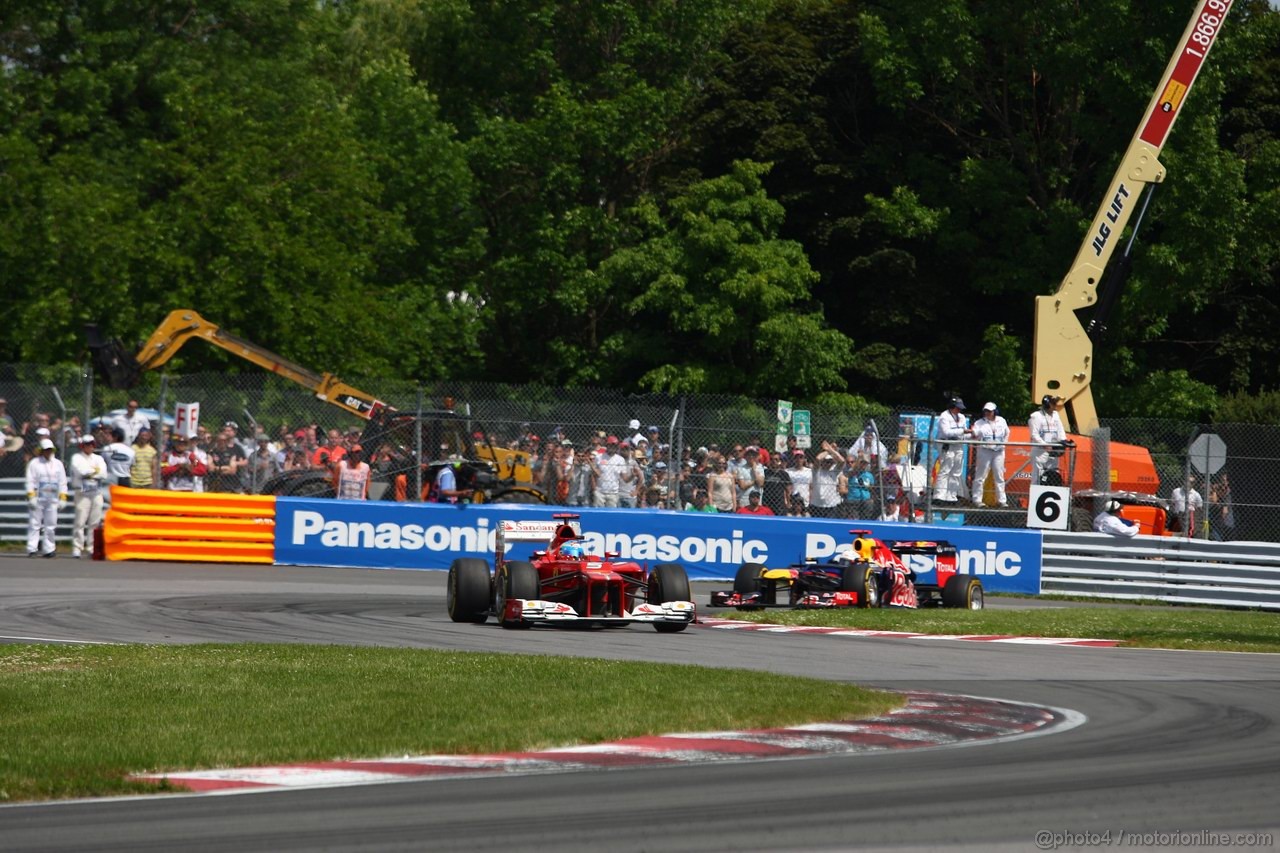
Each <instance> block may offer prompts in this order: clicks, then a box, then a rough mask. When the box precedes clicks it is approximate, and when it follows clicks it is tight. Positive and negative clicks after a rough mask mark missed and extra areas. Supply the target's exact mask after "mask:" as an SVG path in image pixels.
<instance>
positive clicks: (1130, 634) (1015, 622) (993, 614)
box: [716, 605, 1280, 652]
mask: <svg viewBox="0 0 1280 853" xmlns="http://www.w3.org/2000/svg"><path fill="white" fill-rule="evenodd" d="M716 616H717V617H724V618H727V619H745V620H748V621H753V622H773V623H777V624H782V625H821V626H827V627H835V626H838V627H842V628H865V629H870V630H876V631H915V632H916V633H919V634H1013V635H1017V636H1028V637H1090V638H1099V639H1107V640H1123V641H1124V643H1125V645H1129V646H1141V647H1145V648H1160V649H1201V650H1211V651H1225V652H1280V613H1265V612H1260V611H1256V610H1249V611H1240V610H1213V609H1208V608H1196V607H1168V606H1158V605H1153V606H1150V607H1130V608H1113V607H1063V608H1048V607H1036V608H1028V609H1026V610H1012V609H1003V608H1002V609H999V610H947V609H942V608H937V609H933V608H931V609H927V610H888V609H886V610H857V609H841V610H768V611H764V612H754V613H739V612H735V611H722V612H717V613H716Z"/></svg>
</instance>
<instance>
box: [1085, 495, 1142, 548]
mask: <svg viewBox="0 0 1280 853" xmlns="http://www.w3.org/2000/svg"><path fill="white" fill-rule="evenodd" d="M1123 508H1124V505H1123V504H1121V503H1120V501H1118V500H1116V499H1115V498H1112V499H1111V500H1109V501H1107V505H1106V507H1104V508H1103V510H1102V512H1100V513H1098V514H1097V515H1096V516H1094V519H1093V529H1094V530H1096V531H1097V532H1098V533H1109V534H1111V535H1112V536H1120V537H1122V538H1124V539H1132V538H1133V537H1135V536H1137V535H1138V522H1136V521H1131V520H1130V519H1127V518H1122V517H1121V516H1120V510H1121V509H1123Z"/></svg>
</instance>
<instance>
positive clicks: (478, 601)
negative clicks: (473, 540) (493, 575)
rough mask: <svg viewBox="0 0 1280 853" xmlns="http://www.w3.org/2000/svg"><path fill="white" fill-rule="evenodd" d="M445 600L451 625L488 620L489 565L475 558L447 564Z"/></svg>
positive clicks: (461, 558) (466, 558) (461, 559)
mask: <svg viewBox="0 0 1280 853" xmlns="http://www.w3.org/2000/svg"><path fill="white" fill-rule="evenodd" d="M445 600H446V603H447V605H448V609H449V618H450V619H452V620H453V621H454V622H474V623H476V624H477V625H478V624H480V623H482V622H484V621H485V620H486V619H488V618H489V564H488V563H486V562H485V561H484V560H480V559H477V558H475V557H460V558H458V559H457V560H454V561H453V562H452V563H450V564H449V583H448V587H447V592H446V594H445Z"/></svg>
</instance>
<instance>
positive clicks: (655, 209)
mask: <svg viewBox="0 0 1280 853" xmlns="http://www.w3.org/2000/svg"><path fill="white" fill-rule="evenodd" d="M767 171H768V167H767V166H764V165H761V164H758V163H752V162H750V161H740V162H738V163H735V164H734V166H733V171H732V172H731V173H730V174H728V175H724V176H721V177H719V178H713V179H710V180H706V181H701V182H698V183H696V184H694V185H692V186H690V187H689V188H688V189H687V190H686V191H685V192H684V193H681V194H680V195H678V196H676V197H674V198H672V199H670V200H669V201H668V202H667V203H666V204H665V205H659V204H658V203H657V202H655V201H646V202H644V203H642V204H641V205H640V206H639V207H638V209H637V211H636V218H637V225H638V227H639V229H640V231H641V233H642V234H643V235H644V236H643V239H642V240H641V241H640V242H639V243H638V245H636V246H634V247H631V248H625V249H620V250H618V251H617V252H615V253H614V254H613V255H612V256H611V257H610V258H608V259H607V260H606V261H605V262H604V263H603V264H601V266H600V269H599V278H600V280H601V281H602V282H604V284H605V285H606V287H608V289H609V290H610V291H612V292H615V293H624V294H634V296H632V297H631V298H630V300H629V301H628V303H627V310H628V312H629V313H630V314H631V315H633V316H634V317H635V318H636V319H637V320H638V321H639V322H638V323H636V324H633V325H632V326H631V327H630V328H629V329H627V330H620V331H619V332H618V334H617V336H616V339H615V340H616V343H615V344H614V346H613V347H612V348H613V349H615V350H616V351H617V352H619V353H620V358H621V360H622V361H623V362H625V363H628V364H632V365H634V371H635V372H636V373H637V374H638V375H639V376H640V379H639V384H640V385H641V386H643V387H645V388H649V389H652V390H662V391H672V392H683V391H740V392H743V393H746V394H748V395H756V396H769V395H771V394H791V395H795V396H812V395H815V394H817V393H819V392H822V391H830V390H842V389H843V385H844V382H843V378H842V372H843V371H844V370H845V369H847V367H848V366H849V364H850V362H851V359H852V346H853V342H852V341H851V340H849V338H848V337H846V336H845V335H843V334H841V333H840V332H837V331H835V330H833V329H830V328H827V326H826V323H825V321H824V320H823V317H822V312H821V311H820V310H818V309H817V308H816V306H815V305H814V304H813V302H812V301H811V299H810V295H809V291H810V287H811V286H812V284H813V282H814V280H815V279H816V275H815V274H814V272H813V271H812V269H810V267H809V263H808V259H807V258H805V255H804V251H803V249H802V248H801V247H800V246H799V245H798V244H797V243H794V242H792V241H789V240H780V239H778V237H777V232H778V228H779V226H780V224H781V222H782V218H783V216H784V211H783V209H782V206H781V205H780V204H778V203H777V202H776V201H773V200H771V199H769V198H768V196H767V194H766V193H765V192H764V188H763V186H762V184H761V181H760V179H761V176H763V175H764V174H766V173H767ZM672 353H679V354H680V359H679V360H678V361H673V360H672V359H671V358H670V356H671V354H672Z"/></svg>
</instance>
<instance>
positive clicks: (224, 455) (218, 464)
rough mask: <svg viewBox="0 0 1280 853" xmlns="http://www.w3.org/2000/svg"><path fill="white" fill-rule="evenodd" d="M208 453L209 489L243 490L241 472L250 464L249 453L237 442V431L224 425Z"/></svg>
mask: <svg viewBox="0 0 1280 853" xmlns="http://www.w3.org/2000/svg"><path fill="white" fill-rule="evenodd" d="M198 446H199V445H198V444H197V447H198ZM206 453H207V454H208V456H209V476H208V478H207V479H206V480H205V485H206V486H207V487H208V489H209V491H211V492H232V493H238V492H243V491H244V485H243V484H242V483H241V482H240V472H241V471H242V470H243V469H244V467H245V466H246V465H248V464H249V455H248V454H247V453H245V452H244V450H242V449H241V448H240V445H239V444H237V443H236V441H235V433H234V432H233V431H232V430H231V429H228V428H226V427H224V428H223V429H222V430H220V431H219V432H218V434H217V436H215V437H214V439H213V446H212V447H210V448H209V449H208V450H207V451H206Z"/></svg>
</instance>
